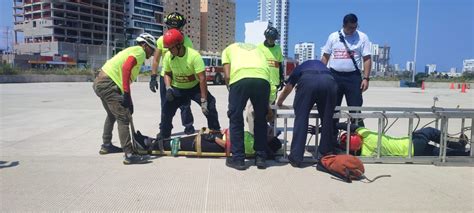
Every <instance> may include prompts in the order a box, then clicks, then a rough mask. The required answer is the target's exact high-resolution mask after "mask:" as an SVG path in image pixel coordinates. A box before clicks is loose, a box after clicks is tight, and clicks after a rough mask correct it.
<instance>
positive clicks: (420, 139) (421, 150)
mask: <svg viewBox="0 0 474 213" xmlns="http://www.w3.org/2000/svg"><path fill="white" fill-rule="evenodd" d="M440 137H441V131H439V130H438V129H435V128H433V127H426V128H422V129H419V130H417V131H415V132H413V136H412V141H413V149H414V156H437V155H439V152H440V149H439V148H438V147H435V146H432V145H430V144H429V142H430V141H433V142H435V143H437V144H439V143H440V141H441V138H440ZM451 143H456V142H451V141H447V145H448V147H447V148H446V155H447V156H468V155H469V152H466V151H465V149H464V147H461V148H453V147H450V144H451Z"/></svg>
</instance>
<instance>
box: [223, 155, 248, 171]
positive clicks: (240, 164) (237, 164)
mask: <svg viewBox="0 0 474 213" xmlns="http://www.w3.org/2000/svg"><path fill="white" fill-rule="evenodd" d="M225 165H226V166H228V167H230V168H234V169H237V170H246V169H247V167H246V166H245V161H244V160H239V161H234V160H233V159H232V158H230V157H228V158H227V159H226V160H225Z"/></svg>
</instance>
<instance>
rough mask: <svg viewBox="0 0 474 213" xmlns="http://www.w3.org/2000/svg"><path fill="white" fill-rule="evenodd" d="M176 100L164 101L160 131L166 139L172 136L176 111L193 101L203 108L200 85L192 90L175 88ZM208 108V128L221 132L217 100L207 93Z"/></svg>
mask: <svg viewBox="0 0 474 213" xmlns="http://www.w3.org/2000/svg"><path fill="white" fill-rule="evenodd" d="M174 91H175V98H174V100H173V101H167V100H166V98H165V99H164V101H165V103H164V105H163V110H162V112H161V126H160V131H161V135H162V136H163V137H164V138H168V137H170V135H171V129H172V128H173V125H172V122H173V117H174V115H175V114H176V110H178V108H179V107H181V106H183V105H186V104H188V103H190V102H191V100H193V101H194V102H196V103H198V104H199V106H201V89H200V88H199V84H198V85H196V86H195V87H193V88H191V89H178V88H174ZM207 104H208V105H207V107H208V110H209V113H208V115H206V118H207V126H208V127H209V128H210V129H213V130H220V129H221V127H220V124H219V120H218V119H219V116H218V114H217V110H216V99H215V98H214V96H212V95H211V93H209V92H207Z"/></svg>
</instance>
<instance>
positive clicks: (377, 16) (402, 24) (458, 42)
mask: <svg viewBox="0 0 474 213" xmlns="http://www.w3.org/2000/svg"><path fill="white" fill-rule="evenodd" d="M473 2H474V1H473V0H421V3H420V22H419V34H418V50H417V51H418V53H417V71H419V72H420V71H424V66H425V64H437V69H438V70H439V71H449V69H450V68H451V67H456V68H457V70H458V72H459V71H460V69H461V68H462V61H463V59H468V58H474V15H473V13H474V3H473ZM257 5H258V1H257V0H236V8H237V9H236V10H237V11H236V13H237V17H236V22H237V23H236V28H237V29H236V30H237V31H236V40H237V41H244V39H245V38H244V31H245V29H244V28H245V27H244V23H245V22H251V21H253V20H255V19H256V17H257ZM416 7H417V0H350V1H349V0H290V26H289V39H288V43H289V47H288V50H289V55H288V56H291V57H292V56H293V52H294V45H295V44H296V43H299V42H314V43H315V44H316V49H317V50H318V51H317V52H316V54H317V55H318V57H320V51H319V49H320V48H321V46H323V45H324V44H325V43H326V40H327V37H328V35H329V34H330V33H331V32H334V31H336V30H339V29H340V28H341V27H342V18H343V17H344V15H346V14H347V13H354V14H356V15H357V16H358V18H359V26H360V28H359V30H361V31H363V32H365V33H366V34H367V35H368V36H369V39H370V40H371V41H372V42H373V43H376V44H379V45H384V44H387V45H389V46H390V47H391V60H390V63H391V64H400V67H401V68H405V64H406V61H412V60H413V57H414V46H415V28H416Z"/></svg>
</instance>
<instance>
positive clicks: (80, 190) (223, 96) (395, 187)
mask: <svg viewBox="0 0 474 213" xmlns="http://www.w3.org/2000/svg"><path fill="white" fill-rule="evenodd" d="M91 87H92V84H91V83H34V84H0V95H1V96H0V103H1V105H0V107H1V108H0V111H1V114H0V211H1V212H24V211H34V212H36V211H47V212H50V211H67V212H69V211H100V212H102V211H104V212H111V211H123V212H129V211H152V212H154V211H165V212H175V211H176V212H191V211H192V212H231V211H239V212H241V211H245V212H255V211H258V212H316V211H319V212H327V211H364V212H365V211H441V212H448V211H449V212H452V211H459V212H472V211H474V207H473V206H474V170H473V167H469V166H465V165H463V166H453V167H448V166H433V165H410V164H366V165H365V167H366V175H367V176H368V177H374V176H377V175H382V174H390V175H392V177H391V178H381V179H378V180H377V181H376V182H374V183H371V184H366V183H362V182H354V183H353V184H346V183H343V182H340V181H337V180H334V179H331V178H330V176H329V175H328V174H325V173H321V172H318V171H316V169H315V168H314V167H307V168H304V169H295V168H293V167H291V166H289V165H285V164H280V163H276V162H270V164H271V166H270V167H269V168H267V169H266V170H258V169H257V168H256V167H255V166H252V167H250V169H248V170H246V171H243V172H239V171H236V170H233V169H230V168H227V167H226V166H225V165H224V162H225V159H224V158H186V157H178V158H174V157H158V158H155V159H153V160H152V161H151V163H149V164H145V165H132V166H124V165H123V164H122V158H123V157H122V155H121V154H111V155H104V156H101V155H99V154H98V151H99V146H100V144H101V132H102V125H103V120H104V118H105V111H104V110H103V108H102V106H101V104H100V102H99V99H98V98H97V97H96V96H95V94H94V92H93V91H92V88H91ZM209 89H210V91H211V93H212V94H213V95H214V96H216V99H217V108H218V112H219V118H220V121H221V126H222V127H223V128H227V127H228V119H227V117H226V110H227V90H226V89H225V87H223V86H209ZM132 93H133V95H132V96H133V98H134V103H135V111H136V112H135V114H134V123H135V126H136V128H137V129H139V130H140V131H141V132H143V133H144V134H145V135H150V136H153V135H155V134H156V133H157V132H158V123H159V117H160V104H159V98H158V96H159V95H158V94H157V93H155V94H154V93H151V92H150V91H149V89H148V83H146V82H140V83H136V84H133V85H132ZM433 96H438V97H439V100H440V101H439V102H438V103H437V106H439V107H457V106H458V105H459V106H460V107H463V108H474V97H473V95H472V91H468V93H459V91H457V90H448V89H431V90H425V91H423V92H422V91H421V90H419V89H415V88H377V87H371V88H369V91H368V92H366V93H365V94H364V101H365V103H364V105H365V106H400V107H430V106H431V105H432V98H433ZM292 99H293V94H292V95H290V97H289V98H288V100H287V101H285V103H286V104H292ZM192 110H193V114H194V118H195V127H196V128H198V127H202V126H205V125H206V120H205V118H204V116H202V114H201V112H200V109H199V106H198V105H197V104H193V105H192ZM426 122H428V121H422V124H421V125H423V124H424V123H426ZM289 123H290V124H292V121H290V122H289ZM366 124H367V126H368V127H369V128H375V127H376V121H368V122H366ZM173 125H174V126H175V129H174V130H173V132H180V131H182V130H183V127H182V126H181V124H180V119H179V114H178V115H177V116H176V117H175V119H174V123H173ZM279 125H280V126H281V124H279ZM406 125H407V122H404V123H403V122H398V123H396V125H394V127H392V129H391V130H390V134H392V135H403V134H406ZM457 128H459V125H456V123H454V124H453V125H450V131H452V132H454V131H456V130H457ZM290 139H291V135H290ZM113 143H114V144H117V145H118V144H119V142H118V136H117V132H116V131H114V139H113ZM247 163H248V164H249V165H250V164H251V162H250V161H248V162H247Z"/></svg>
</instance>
